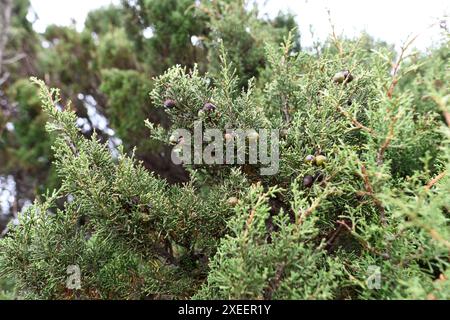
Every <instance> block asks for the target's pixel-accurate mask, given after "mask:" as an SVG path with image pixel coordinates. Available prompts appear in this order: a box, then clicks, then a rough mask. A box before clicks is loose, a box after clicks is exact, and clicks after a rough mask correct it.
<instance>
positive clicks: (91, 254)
mask: <svg viewBox="0 0 450 320" xmlns="http://www.w3.org/2000/svg"><path fill="white" fill-rule="evenodd" d="M196 3H197V2H196V1H187V0H178V1H175V0H174V1H155V0H141V1H130V2H124V3H123V4H122V6H117V7H108V8H104V9H100V10H98V11H95V12H92V13H91V14H90V15H89V17H88V19H87V21H86V26H85V30H83V31H82V32H77V31H76V30H74V29H72V28H65V27H64V28H63V27H57V26H52V27H49V28H48V29H47V31H46V32H45V34H44V35H36V34H33V37H36V39H39V37H41V36H42V37H44V38H45V39H46V41H48V48H44V47H40V46H41V44H40V42H39V41H38V40H36V43H34V49H33V50H35V51H36V52H38V53H37V54H36V59H35V60H34V61H33V65H34V68H35V69H34V70H33V72H30V71H29V70H24V71H21V72H19V71H17V72H15V73H12V72H11V74H13V75H14V76H13V77H12V78H10V80H9V81H8V82H7V83H6V85H5V89H6V90H5V91H4V92H6V93H7V99H8V101H14V105H15V108H16V109H14V110H15V114H14V113H11V114H9V115H8V117H10V118H9V119H8V120H7V121H12V123H13V124H14V130H3V131H2V127H0V134H1V136H0V137H1V138H2V139H3V140H1V141H0V143H2V146H3V145H4V146H6V147H2V148H1V149H0V153H1V157H2V161H1V162H0V164H1V165H2V167H1V171H0V174H5V175H12V176H14V177H15V179H16V183H17V184H18V185H20V186H21V188H23V189H24V190H25V191H26V192H25V191H24V192H23V194H22V195H20V194H19V195H18V199H33V198H34V197H35V196H36V200H35V201H34V203H33V205H31V206H28V207H25V208H24V209H23V210H22V211H21V212H20V213H18V214H16V215H17V221H16V223H15V224H12V223H11V224H10V225H9V231H8V233H7V234H6V236H5V237H4V238H3V239H1V240H0V276H4V277H5V278H4V279H6V280H3V281H4V282H5V285H6V286H7V287H8V288H10V287H11V281H12V280H14V281H15V283H16V288H15V289H14V290H15V291H14V290H12V289H11V291H10V293H4V296H5V297H9V296H13V295H15V296H18V297H23V298H46V299H48V298H53V299H86V298H89V299H108V298H116V299H117V298H119V299H144V298H150V299H166V298H169V299H173V298H192V299H219V298H220V299H410V298H418V299H449V298H450V286H449V281H448V278H449V276H450V272H449V271H448V267H449V250H450V229H449V220H448V219H449V210H450V203H449V199H448V194H449V193H450V179H449V176H448V172H449V170H450V148H449V143H450V129H449V126H450V107H449V105H448V98H449V94H450V93H449V92H448V80H449V73H448V67H449V55H450V51H449V48H448V33H447V32H445V33H444V35H443V37H444V40H445V41H444V42H443V44H442V45H441V46H440V47H439V48H436V49H434V50H433V51H432V52H429V53H426V54H425V53H415V54H413V55H411V56H406V52H407V51H408V50H409V49H410V47H411V45H412V43H411V42H407V43H405V45H404V47H403V48H402V50H401V51H400V52H399V53H396V52H395V51H394V50H393V49H392V48H391V47H389V46H388V45H386V44H384V43H379V42H375V41H373V40H372V39H370V38H369V37H368V36H367V35H362V36H361V38H359V39H340V38H336V37H333V38H331V39H330V40H329V41H328V42H326V43H324V44H323V46H322V48H321V49H320V51H319V52H318V53H314V54H313V53H311V52H309V51H307V50H301V48H300V45H299V42H298V41H299V34H298V31H297V30H296V29H293V30H291V32H290V33H288V29H292V27H294V26H295V22H294V20H293V17H291V16H289V15H287V16H286V15H280V16H279V17H277V18H276V19H275V20H273V21H269V20H265V19H261V18H258V15H257V10H256V8H246V7H245V5H244V3H243V2H242V1H214V2H205V3H203V2H202V3H201V4H198V3H197V4H196ZM18 4H20V5H22V6H25V7H26V5H27V4H26V2H25V1H21V2H18ZM21 8H24V7H21ZM22 11H23V9H22ZM167 12H170V17H167ZM13 27H15V28H18V30H22V31H23V30H28V31H27V32H31V33H32V32H33V31H32V29H27V28H25V27H24V26H23V25H20V24H18V25H17V26H16V25H14V24H13ZM149 28H150V29H151V31H152V33H153V35H152V36H151V37H146V36H144V35H145V32H144V31H146V32H148V30H149ZM23 32H25V31H23ZM93 34H95V36H93ZM192 36H195V38H196V39H197V41H200V42H199V43H198V44H194V43H193V41H191V38H192ZM30 41H31V40H30ZM30 43H31V42H30ZM12 45H15V44H14V42H13V44H12ZM28 75H38V76H39V77H40V78H42V79H44V80H45V82H44V81H42V80H38V79H37V78H34V77H33V78H32V80H31V81H29V80H28V79H26V78H27V77H28ZM16 78H17V79H16ZM47 85H50V87H52V86H56V87H59V88H60V89H50V88H49V87H48V86H47ZM2 90H3V89H2ZM2 94H3V91H2ZM168 99H170V100H171V101H172V102H173V104H174V105H173V107H172V108H167V107H164V105H165V104H166V106H167V101H168ZM69 101H72V103H70V102H69ZM206 102H209V103H213V104H214V107H215V108H214V109H213V110H212V111H211V112H209V113H208V114H207V115H206V116H205V115H204V112H203V113H202V112H199V110H201V109H202V108H204V105H205V103H206ZM93 109H94V110H96V111H95V112H98V113H101V114H104V115H105V116H106V118H107V119H108V121H109V125H110V126H111V128H112V132H111V129H109V127H105V126H103V127H102V126H100V125H99V124H98V123H96V122H95V117H90V116H89V114H90V113H92V112H94V111H92V110H93ZM4 114H5V115H6V113H4ZM93 119H94V120H93ZM146 119H147V120H146ZM0 120H1V119H0ZM144 120H146V121H144ZM196 120H202V121H203V124H204V125H205V126H207V127H214V128H218V129H220V130H221V131H222V132H223V133H224V134H225V130H227V129H233V128H243V129H251V128H253V129H260V128H266V129H280V145H279V152H280V162H279V172H278V173H277V174H276V175H273V176H270V175H268V176H265V175H260V171H259V167H260V165H250V164H243V165H237V164H236V165H221V164H215V165H190V164H184V165H182V166H176V165H174V164H171V163H170V150H171V147H170V142H171V141H170V137H171V134H172V133H173V132H174V130H176V129H178V128H184V129H188V130H190V131H193V130H194V127H193V126H194V121H196ZM4 123H6V121H5V122H4ZM45 123H46V125H45ZM1 125H2V123H1V122H0V126H1ZM44 127H45V129H46V130H44ZM94 129H95V130H94ZM108 129H109V130H108ZM119 138H120V141H122V144H121V145H120V146H117V145H118V144H119V143H116V144H114V143H113V142H114V141H116V142H117V139H119ZM112 145H113V146H112ZM50 146H51V147H50ZM4 159H5V160H4ZM20 177H22V180H20ZM31 186H32V187H31ZM30 190H31V191H30ZM21 197H22V198H21ZM73 265H76V266H78V267H79V269H80V272H81V283H80V285H81V286H80V288H77V289H73V288H69V287H68V286H67V282H66V280H67V277H68V273H67V270H68V269H67V268H68V267H69V266H73ZM374 270H377V271H376V272H375V271H374ZM372 276H375V278H374V277H372ZM377 276H379V278H377ZM0 285H1V282H0ZM374 286H375V287H374ZM2 294H3V293H2V292H0V298H1V297H2Z"/></svg>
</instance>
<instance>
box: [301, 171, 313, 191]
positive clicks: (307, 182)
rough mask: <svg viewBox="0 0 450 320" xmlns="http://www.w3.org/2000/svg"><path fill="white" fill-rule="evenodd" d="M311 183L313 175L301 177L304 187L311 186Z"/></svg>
mask: <svg viewBox="0 0 450 320" xmlns="http://www.w3.org/2000/svg"><path fill="white" fill-rule="evenodd" d="M313 183H314V177H313V176H311V175H309V174H308V175H306V176H305V177H304V178H303V186H304V187H306V188H311V187H312V185H313Z"/></svg>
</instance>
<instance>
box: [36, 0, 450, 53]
mask: <svg viewBox="0 0 450 320" xmlns="http://www.w3.org/2000/svg"><path fill="white" fill-rule="evenodd" d="M162 1H164V0H162ZM254 1H256V2H257V3H258V4H259V5H260V8H261V13H262V14H268V15H270V16H273V15H276V14H277V13H278V11H279V10H290V11H291V12H292V13H294V14H296V15H297V21H298V23H299V25H300V32H301V33H302V45H303V46H310V45H311V44H312V38H311V34H310V32H309V29H310V26H312V27H313V29H314V33H315V39H318V40H323V39H324V38H326V37H327V35H328V34H329V33H330V30H331V29H330V23H329V21H328V14H327V9H330V11H331V17H332V21H333V23H334V25H335V27H336V31H337V33H343V34H345V35H348V36H352V35H355V34H358V33H359V32H360V31H363V30H365V31H367V32H368V33H369V34H370V35H372V36H374V37H376V38H378V39H383V40H386V41H387V42H389V43H394V44H397V45H400V44H401V43H402V42H403V41H404V40H405V39H406V38H407V37H408V35H410V34H414V35H415V34H417V33H421V36H420V37H419V38H418V39H417V41H416V42H415V45H416V47H418V48H419V49H422V50H423V49H425V48H427V47H429V46H430V45H431V44H432V43H435V42H437V41H439V40H440V39H442V36H441V33H440V29H439V26H438V24H437V25H435V26H434V27H432V28H429V26H430V25H431V24H433V23H435V22H437V21H439V20H440V19H444V17H446V18H445V19H446V20H447V23H448V14H449V4H450V1H448V0H426V1H424V0H421V1H419V0H371V1H369V0H334V1H333V0H254ZM119 2H120V1H119V0H64V1H61V0H31V3H32V6H33V8H34V10H35V12H36V13H37V15H38V17H39V20H38V21H36V22H35V25H34V26H35V28H36V30H37V31H43V30H45V27H46V26H47V25H48V24H51V23H56V24H61V25H69V24H71V19H74V20H76V21H77V28H78V29H81V28H82V26H83V22H84V19H85V18H86V15H87V13H88V12H89V11H90V10H92V9H95V8H98V7H101V6H104V5H108V4H110V3H119ZM448 24H449V26H450V23H448Z"/></svg>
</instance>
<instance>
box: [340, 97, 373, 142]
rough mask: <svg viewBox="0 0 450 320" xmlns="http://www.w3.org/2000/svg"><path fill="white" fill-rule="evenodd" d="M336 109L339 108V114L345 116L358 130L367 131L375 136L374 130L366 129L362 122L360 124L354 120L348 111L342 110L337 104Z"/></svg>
mask: <svg viewBox="0 0 450 320" xmlns="http://www.w3.org/2000/svg"><path fill="white" fill-rule="evenodd" d="M336 107H337V109H338V111H339V113H341V114H342V115H343V116H345V117H346V118H347V119H349V120H350V121H351V122H352V123H353V124H354V125H355V126H356V127H357V128H358V129H362V130H364V131H367V132H369V133H371V134H372V135H373V134H374V131H373V130H372V129H370V128H368V127H366V126H365V125H363V124H362V123H361V122H359V121H358V120H356V119H355V118H353V117H352V116H351V115H350V114H349V113H348V112H347V111H345V110H344V109H342V107H341V106H340V105H339V104H337V105H336Z"/></svg>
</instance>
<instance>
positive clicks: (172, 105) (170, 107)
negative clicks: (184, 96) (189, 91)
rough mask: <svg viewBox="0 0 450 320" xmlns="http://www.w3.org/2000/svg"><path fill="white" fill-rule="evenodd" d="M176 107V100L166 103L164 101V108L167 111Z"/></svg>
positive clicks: (168, 100) (169, 100)
mask: <svg viewBox="0 0 450 320" xmlns="http://www.w3.org/2000/svg"><path fill="white" fill-rule="evenodd" d="M175 105H176V102H175V100H172V99H167V100H166V101H164V108H166V109H172V108H173V107H175Z"/></svg>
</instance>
